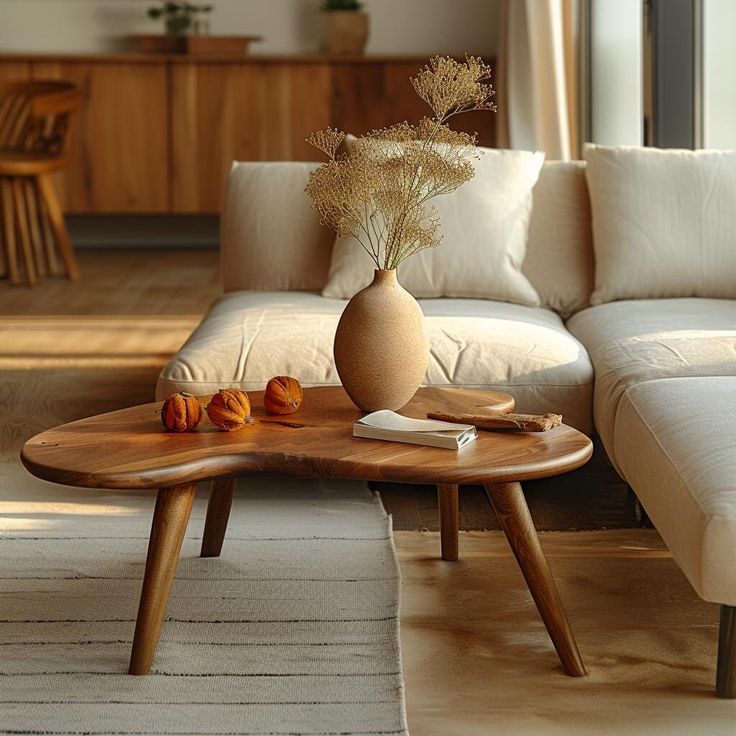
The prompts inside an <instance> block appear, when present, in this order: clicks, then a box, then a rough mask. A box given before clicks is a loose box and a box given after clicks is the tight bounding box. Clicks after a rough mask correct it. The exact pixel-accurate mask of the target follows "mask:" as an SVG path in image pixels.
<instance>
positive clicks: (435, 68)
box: [411, 56, 496, 121]
mask: <svg viewBox="0 0 736 736" xmlns="http://www.w3.org/2000/svg"><path fill="white" fill-rule="evenodd" d="M490 76H491V68H490V67H489V66H488V65H487V64H486V63H484V62H483V60H482V59H479V58H478V57H477V56H466V57H465V63H464V64H462V63H459V62H457V61H455V59H451V58H449V57H447V56H435V57H434V58H433V59H430V62H429V64H428V65H427V66H425V67H424V69H422V70H421V71H420V72H419V74H417V76H416V77H413V78H412V80H411V83H412V86H413V87H414V90H415V91H416V93H417V94H418V95H419V96H420V97H421V98H422V99H423V100H424V101H425V102H426V103H427V104H428V105H429V106H430V107H431V108H432V111H433V112H434V114H435V116H436V117H437V118H438V119H439V120H442V121H444V120H447V119H448V118H449V117H451V116H453V115H457V114H458V113H461V112H467V111H469V110H493V111H495V110H496V106H495V105H494V104H493V103H492V102H491V97H493V95H494V92H493V88H492V87H491V85H490V84H487V83H486V82H487V80H488V79H490Z"/></svg>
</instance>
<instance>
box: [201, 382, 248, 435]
mask: <svg viewBox="0 0 736 736" xmlns="http://www.w3.org/2000/svg"><path fill="white" fill-rule="evenodd" d="M207 416H208V417H209V418H210V421H211V422H212V424H214V425H216V426H218V427H220V429H226V430H227V431H228V432H234V431H235V430H236V429H242V428H243V427H245V425H246V424H250V423H251V422H252V421H253V417H252V416H251V415H250V400H249V399H248V394H246V393H245V391H241V390H240V389H237V388H221V389H220V390H219V391H218V392H217V393H216V394H215V395H214V396H213V397H212V398H211V399H210V403H209V404H207Z"/></svg>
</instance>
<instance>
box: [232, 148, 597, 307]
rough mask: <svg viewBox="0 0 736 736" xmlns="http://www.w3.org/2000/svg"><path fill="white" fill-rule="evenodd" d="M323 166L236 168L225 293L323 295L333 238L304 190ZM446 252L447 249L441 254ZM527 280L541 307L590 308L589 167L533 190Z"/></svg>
mask: <svg viewBox="0 0 736 736" xmlns="http://www.w3.org/2000/svg"><path fill="white" fill-rule="evenodd" d="M317 166H319V164H317V163H301V162H291V161H289V162H242V163H241V162H236V163H234V164H233V166H232V169H231V171H230V178H229V182H228V187H227V191H226V194H225V204H224V210H223V216H222V226H221V231H222V233H221V249H222V250H221V263H222V279H223V286H224V289H225V291H235V290H238V289H248V290H261V291H284V290H289V291H321V290H322V289H323V288H324V286H325V284H326V283H327V277H328V273H329V268H330V260H331V257H332V245H333V241H334V238H335V235H334V233H333V232H332V231H331V230H329V229H328V228H326V227H323V226H321V225H320V224H319V222H318V221H317V217H316V215H315V214H314V211H313V210H312V208H311V204H310V202H309V199H308V198H307V195H306V194H305V193H304V187H305V186H306V183H307V178H308V177H309V173H310V172H311V171H313V170H314V169H315V168H316V167H317ZM440 247H442V246H440ZM522 271H523V273H524V274H525V275H526V277H527V278H528V279H529V281H530V282H531V284H532V285H533V286H534V288H535V289H536V290H537V292H538V293H539V296H540V299H541V302H542V306H545V307H548V308H549V309H552V310H554V311H556V312H558V313H559V314H560V315H562V316H563V317H567V316H569V315H570V314H572V313H573V312H576V311H578V310H580V309H583V308H585V307H586V306H588V303H589V298H590V293H591V291H592V284H593V247H592V243H591V233H590V205H589V202H588V193H587V188H586V183H585V168H584V164H583V163H582V162H579V161H573V162H560V161H553V162H548V163H545V164H544V166H543V167H542V171H541V173H540V176H539V180H538V181H537V184H536V186H535V187H534V190H533V209H532V213H531V220H530V224H529V240H528V245H527V253H526V259H525V261H524V264H523V267H522Z"/></svg>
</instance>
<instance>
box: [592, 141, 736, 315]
mask: <svg viewBox="0 0 736 736" xmlns="http://www.w3.org/2000/svg"><path fill="white" fill-rule="evenodd" d="M584 155H585V161H586V163H587V167H586V177H587V179H588V189H589V191H590V201H591V208H592V214H593V244H594V248H595V258H596V271H595V291H594V292H593V295H592V297H591V300H590V301H591V304H603V303H605V302H610V301H614V300H616V299H663V298H668V297H693V296H696V297H712V298H730V299H733V298H736V151H680V150H661V149H657V148H634V147H628V146H625V147H624V146H622V147H618V148H608V147H604V146H593V145H588V146H586V147H585V153H584Z"/></svg>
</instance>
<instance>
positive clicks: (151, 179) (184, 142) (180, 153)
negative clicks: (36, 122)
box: [0, 53, 495, 214]
mask: <svg viewBox="0 0 736 736" xmlns="http://www.w3.org/2000/svg"><path fill="white" fill-rule="evenodd" d="M428 58H429V54H428V55H426V56H416V55H414V56H396V55H382V56H362V55H361V56H330V55H323V54H303V55H271V56H265V55H252V56H245V55H244V54H242V55H226V56H222V57H214V56H203V57H196V56H191V55H188V54H134V53H128V54H126V53H121V54H64V53H58V54H0V79H14V80H16V79H17V80H24V79H25V80H30V79H66V80H69V81H72V82H74V83H75V84H77V85H78V86H79V88H80V89H81V90H82V92H83V95H84V102H83V105H82V108H81V111H80V125H79V132H78V135H75V136H74V140H72V146H71V150H70V162H69V164H70V165H69V167H68V168H67V169H65V170H64V171H63V172H61V173H59V174H56V175H55V183H56V186H57V188H58V190H59V194H60V198H61V204H62V206H63V207H64V209H65V211H67V212H71V213H78V214H84V213H126V212H129V213H162V212H178V213H208V214H215V213H218V212H219V211H220V206H221V202H222V194H223V190H224V186H225V182H226V179H227V172H228V170H229V168H230V165H231V163H232V161H233V160H239V161H311V160H315V158H317V153H318V152H317V151H315V150H314V149H313V148H312V147H311V146H309V145H308V144H307V143H306V141H305V138H306V137H307V136H308V135H309V133H311V132H312V131H314V130H318V129H320V128H325V127H327V126H335V127H338V128H341V129H342V130H345V131H347V132H351V133H362V132H366V131H367V130H370V129H371V128H381V127H384V126H388V125H391V124H393V123H397V122H401V121H402V120H404V119H406V120H409V121H410V122H417V121H418V120H419V119H420V118H421V117H422V116H424V115H426V114H427V110H428V108H427V107H426V105H425V103H424V102H423V101H422V100H420V99H419V97H417V95H416V94H415V92H414V90H413V89H412V86H411V83H410V81H409V77H410V76H412V75H414V74H416V73H417V72H418V71H419V69H420V68H421V67H422V66H423V65H424V64H426V63H427V61H428ZM487 61H489V62H490V63H491V64H493V61H492V60H491V59H487ZM453 127H456V128H458V129H461V130H466V131H468V132H476V131H477V133H478V142H479V143H480V145H483V146H493V145H495V116H494V115H492V114H490V113H487V112H472V113H469V114H467V115H462V116H458V117H457V118H455V119H454V120H453Z"/></svg>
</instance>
